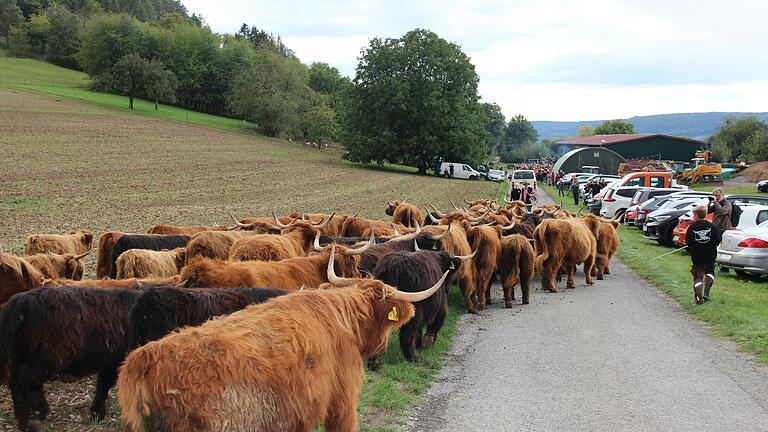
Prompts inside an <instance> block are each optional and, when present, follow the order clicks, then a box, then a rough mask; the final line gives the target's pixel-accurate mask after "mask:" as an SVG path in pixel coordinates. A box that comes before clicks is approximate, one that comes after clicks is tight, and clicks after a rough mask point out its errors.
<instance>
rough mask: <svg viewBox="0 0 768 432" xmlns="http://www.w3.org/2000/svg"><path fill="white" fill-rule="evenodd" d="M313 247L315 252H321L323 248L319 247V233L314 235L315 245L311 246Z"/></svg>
mask: <svg viewBox="0 0 768 432" xmlns="http://www.w3.org/2000/svg"><path fill="white" fill-rule="evenodd" d="M313 247H314V248H315V251H316V252H322V251H323V247H322V246H320V233H319V232H318V233H317V234H315V243H314V244H313Z"/></svg>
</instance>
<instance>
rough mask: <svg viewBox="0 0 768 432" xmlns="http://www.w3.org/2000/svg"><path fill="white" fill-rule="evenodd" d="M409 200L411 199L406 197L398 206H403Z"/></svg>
mask: <svg viewBox="0 0 768 432" xmlns="http://www.w3.org/2000/svg"><path fill="white" fill-rule="evenodd" d="M409 199H411V198H410V197H408V198H406V199H404V200H403V202H401V203H400V204H405V203H407V202H408V200H409Z"/></svg>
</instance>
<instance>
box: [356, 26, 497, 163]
mask: <svg viewBox="0 0 768 432" xmlns="http://www.w3.org/2000/svg"><path fill="white" fill-rule="evenodd" d="M478 81H479V79H478V76H477V73H476V72H475V67H474V66H473V65H472V63H471V62H470V60H469V57H467V56H466V55H465V54H464V53H463V52H462V51H461V49H460V47H459V46H458V45H456V44H453V43H450V42H448V41H446V40H444V39H442V38H440V37H439V36H438V35H437V34H435V33H433V32H431V31H428V30H423V29H416V30H413V31H410V32H408V33H406V34H405V35H404V36H403V37H401V38H398V39H379V38H374V39H372V40H371V42H370V46H369V47H368V48H367V49H365V51H364V52H363V53H362V56H361V57H360V59H359V63H358V66H357V72H356V75H355V78H354V80H353V83H354V86H353V87H352V89H351V90H350V92H349V93H350V98H349V110H348V112H347V114H348V118H347V119H346V123H347V128H348V130H347V132H348V133H347V134H346V136H345V137H344V140H343V144H344V146H345V147H346V149H347V153H346V155H345V157H346V158H348V159H350V160H352V161H357V162H363V163H369V162H378V163H385V162H389V163H405V164H408V165H413V166H416V167H418V169H419V172H421V173H426V170H427V168H428V167H430V166H432V165H433V164H434V163H435V162H436V161H437V160H439V159H443V160H453V161H462V162H463V161H466V162H478V161H480V160H481V159H482V158H483V156H485V154H486V146H485V141H486V138H487V136H488V132H486V130H485V116H484V114H483V108H482V106H481V105H480V103H479V101H478V99H479V97H478V94H477V84H478Z"/></svg>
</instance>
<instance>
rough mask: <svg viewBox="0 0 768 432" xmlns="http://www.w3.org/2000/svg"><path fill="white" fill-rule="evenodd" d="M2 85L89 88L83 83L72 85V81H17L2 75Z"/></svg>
mask: <svg viewBox="0 0 768 432" xmlns="http://www.w3.org/2000/svg"><path fill="white" fill-rule="evenodd" d="M2 84H16V85H25V86H40V87H64V88H88V84H87V83H85V82H83V83H72V82H71V81H62V80H59V81H57V80H55V79H52V80H50V81H48V80H39V79H36V80H28V79H17V78H11V77H7V76H3V75H0V85H2Z"/></svg>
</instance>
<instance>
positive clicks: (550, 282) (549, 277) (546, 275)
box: [541, 267, 560, 293]
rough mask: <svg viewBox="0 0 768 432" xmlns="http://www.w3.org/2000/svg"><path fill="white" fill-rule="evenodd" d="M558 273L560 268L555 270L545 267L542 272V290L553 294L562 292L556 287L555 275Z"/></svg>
mask: <svg viewBox="0 0 768 432" xmlns="http://www.w3.org/2000/svg"><path fill="white" fill-rule="evenodd" d="M558 271H559V270H558V267H555V268H554V269H552V268H546V267H545V268H544V269H543V270H542V275H541V289H545V290H547V291H549V292H553V293H556V292H560V291H559V290H558V289H557V286H556V285H555V275H556V274H557V272H558Z"/></svg>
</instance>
